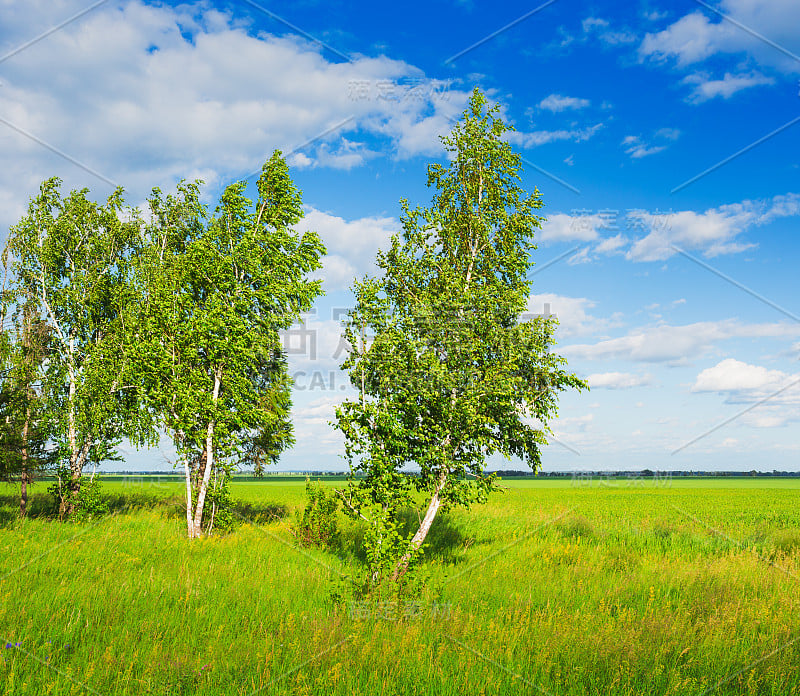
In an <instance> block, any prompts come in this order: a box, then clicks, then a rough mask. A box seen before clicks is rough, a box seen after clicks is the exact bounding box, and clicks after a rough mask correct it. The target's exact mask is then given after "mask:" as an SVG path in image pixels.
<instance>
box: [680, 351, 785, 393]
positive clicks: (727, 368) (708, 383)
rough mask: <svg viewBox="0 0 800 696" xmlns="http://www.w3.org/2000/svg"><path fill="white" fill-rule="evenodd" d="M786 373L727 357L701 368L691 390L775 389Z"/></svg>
mask: <svg viewBox="0 0 800 696" xmlns="http://www.w3.org/2000/svg"><path fill="white" fill-rule="evenodd" d="M786 377H787V375H786V374H785V373H784V372H781V371H780V370H768V369H767V368H766V367H762V366H760V365H749V364H748V363H744V362H741V361H739V360H735V359H733V358H727V359H726V360H723V361H722V362H719V363H717V364H716V365H715V366H714V367H709V368H707V369H705V370H703V371H702V372H701V373H700V374H699V375H698V376H697V379H696V380H695V383H694V386H693V387H692V391H696V392H707V391H714V392H723V391H742V390H761V389H764V388H771V389H773V390H774V389H775V388H776V387H777V386H778V385H779V384H780V383H781V382H783V381H784V380H785V379H786Z"/></svg>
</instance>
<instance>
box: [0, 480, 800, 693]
mask: <svg viewBox="0 0 800 696" xmlns="http://www.w3.org/2000/svg"><path fill="white" fill-rule="evenodd" d="M326 485H341V482H326ZM506 485H507V487H508V489H507V491H506V492H505V493H503V494H497V495H495V496H494V497H492V499H491V500H490V502H489V503H487V504H486V505H483V506H480V507H477V508H475V509H473V510H472V511H471V512H469V513H465V512H464V511H459V510H455V511H451V512H449V513H446V514H444V515H442V516H440V518H438V519H437V521H436V523H435V524H434V527H433V529H432V532H431V535H430V537H429V541H430V542H431V548H430V549H429V552H428V567H429V569H430V572H431V579H430V583H429V590H428V591H427V594H426V595H425V596H423V597H421V598H420V600H419V603H418V604H415V605H409V607H407V608H406V611H407V612H408V613H409V614H415V615H413V616H406V617H403V618H402V620H391V619H392V610H391V607H387V606H382V605H376V606H370V605H368V604H360V603H353V602H350V603H347V604H345V605H340V606H337V605H335V604H334V602H333V601H332V599H331V590H332V589H333V588H334V587H335V580H336V579H337V578H338V577H339V573H348V572H352V571H353V570H354V568H355V566H356V563H357V561H356V560H355V559H354V557H353V554H352V549H351V547H352V545H353V543H354V540H355V539H356V538H357V534H358V530H357V529H354V528H352V527H351V526H348V525H345V533H344V540H345V547H344V549H342V550H340V551H339V552H338V555H337V553H333V552H330V553H327V552H321V551H317V550H302V551H298V550H297V549H295V548H293V543H292V536H291V530H290V527H291V523H292V520H293V516H294V513H295V511H296V510H297V509H299V508H301V507H302V505H303V503H304V497H305V491H304V481H303V480H302V479H293V480H292V479H282V480H277V481H270V480H266V481H264V482H235V483H234V484H233V485H232V492H233V495H234V497H235V498H236V499H237V500H238V501H239V508H238V509H239V512H240V514H242V515H243V516H244V517H245V518H247V519H250V520H256V521H257V523H253V524H250V523H243V524H242V525H241V526H240V527H239V528H238V529H237V530H236V531H235V532H234V533H232V534H230V535H227V536H222V537H215V538H211V539H203V540H198V541H195V542H189V541H188V540H186V539H184V537H183V535H184V525H185V522H184V517H183V511H182V509H181V507H180V503H181V495H182V490H183V489H182V487H181V485H180V484H179V483H175V482H170V483H166V484H165V483H163V482H162V483H159V482H157V481H153V482H148V481H141V482H140V483H139V484H138V485H132V484H131V481H130V480H129V481H127V482H125V483H123V482H122V481H116V482H107V483H106V484H105V489H104V490H105V492H106V494H107V496H108V498H109V500H110V502H111V505H112V509H113V510H115V511H116V514H114V515H112V516H108V517H106V518H103V519H101V520H100V521H98V522H96V523H93V524H87V525H83V526H77V525H72V524H60V523H58V522H53V521H49V520H47V519H46V518H44V517H33V518H32V519H29V520H26V521H23V522H21V521H18V520H17V519H16V516H15V510H14V505H15V500H14V497H13V495H14V493H15V492H14V490H13V489H12V488H11V487H2V488H0V638H2V640H3V641H9V642H11V643H12V644H14V643H20V645H19V647H18V648H17V647H12V648H9V649H4V646H0V683H2V684H4V685H5V692H4V693H7V694H32V695H33V694H35V695H37V696H38V695H39V694H89V693H94V692H96V693H101V694H114V695H125V694H131V695H133V694H146V693H153V694H165V695H166V694H169V695H173V694H215V695H217V694H241V695H247V694H253V693H254V692H256V691H258V690H260V693H263V694H376V695H377V694H411V693H424V694H445V695H447V694H454V695H455V694H458V696H463V695H464V694H481V693H485V694H519V693H542V691H540V690H544V692H545V693H552V694H700V693H703V692H704V691H706V690H710V689H713V691H710V692H709V693H719V694H743V693H752V694H776V695H777V694H781V695H782V696H783V695H786V694H800V669H798V664H800V640H798V641H797V642H793V643H792V642H791V641H793V640H794V639H795V638H798V637H800V611H798V610H800V505H798V498H799V496H798V493H799V490H798V489H800V481H798V480H792V479H705V480H701V481H698V480H694V479H688V480H682V479H675V480H672V481H668V482H666V483H663V482H656V483H653V482H651V481H650V482H648V481H624V480H622V481H620V480H611V481H607V482H601V481H597V480H593V481H590V482H588V483H587V482H580V483H577V485H573V484H572V483H571V482H570V481H551V480H536V479H520V480H513V481H508V482H507V483H506ZM35 490H37V491H39V493H38V495H37V496H35V498H34V500H33V501H32V505H31V508H32V514H33V515H36V514H38V513H40V512H42V511H43V509H44V505H45V501H44V496H43V495H42V492H43V490H44V485H40V486H39V487H38V488H37V489H35ZM87 687H89V688H90V689H92V690H93V691H90V690H89V688H87Z"/></svg>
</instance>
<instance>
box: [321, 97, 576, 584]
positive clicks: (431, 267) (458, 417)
mask: <svg viewBox="0 0 800 696" xmlns="http://www.w3.org/2000/svg"><path fill="white" fill-rule="evenodd" d="M498 108H499V107H498V106H494V107H492V108H488V106H487V102H486V99H485V97H484V96H483V95H482V94H481V93H480V92H479V91H478V90H477V89H476V90H475V91H474V92H473V94H472V96H471V98H470V100H469V105H468V108H467V110H466V111H465V112H464V115H463V118H462V120H461V121H460V122H459V123H458V124H457V125H456V126H455V128H454V130H453V131H452V133H451V134H450V135H449V136H447V137H443V138H442V142H443V144H444V147H445V149H446V151H447V153H448V155H449V164H447V165H442V164H432V165H430V166H429V167H428V180H427V183H428V186H429V187H432V188H433V189H434V190H435V193H434V196H433V200H432V203H431V205H430V206H429V207H426V208H422V207H420V208H414V209H411V208H410V206H409V204H408V202H407V201H405V200H403V201H401V205H402V210H403V214H402V232H401V234H400V235H398V236H395V237H394V238H393V239H392V241H391V247H390V248H389V249H388V250H387V251H385V252H379V253H378V258H377V266H378V268H379V269H380V271H381V274H380V275H378V276H377V277H366V278H364V279H363V280H361V281H358V282H356V283H355V285H354V288H353V291H354V294H355V299H356V303H355V308H354V309H353V311H352V312H351V313H350V315H349V317H348V320H347V324H346V329H345V332H346V338H347V340H348V343H349V345H350V346H351V351H350V354H349V356H348V358H347V360H346V361H345V363H344V365H343V368H344V369H346V370H348V371H349V374H350V379H351V382H352V384H353V386H354V387H355V388H356V389H357V390H358V397H357V398H356V399H352V400H349V401H346V402H344V403H343V404H342V406H340V407H339V408H338V409H337V423H336V425H337V427H338V428H339V429H340V430H341V431H342V433H343V434H344V437H345V446H346V454H347V456H348V458H349V460H350V466H351V477H350V481H349V485H348V488H347V490H346V491H344V492H343V493H342V497H343V499H344V503H345V509H347V510H349V511H350V513H351V514H352V515H354V516H358V517H360V518H362V519H363V520H364V521H365V522H366V523H367V536H366V541H367V554H368V559H369V561H370V566H371V570H372V578H371V580H372V582H373V583H380V582H382V581H384V580H394V581H397V580H399V579H401V578H402V577H403V575H404V574H405V573H406V571H407V570H408V568H409V566H410V563H411V562H412V561H413V560H414V559H415V558H416V557H417V556H418V554H419V553H420V551H421V548H422V545H423V543H424V542H425V539H426V537H427V535H428V532H429V531H430V529H431V525H432V524H433V522H434V520H435V518H436V516H437V514H438V512H439V511H440V510H441V509H444V508H446V507H450V506H455V505H462V506H469V505H470V504H472V503H474V502H477V501H482V500H485V499H486V496H487V495H488V494H489V493H490V492H491V491H492V490H494V489H495V487H496V485H497V483H496V480H495V477H494V476H490V475H487V474H486V473H485V463H486V460H487V458H488V457H491V456H492V455H496V454H499V455H503V456H506V457H519V458H521V459H523V460H524V461H525V462H526V463H527V464H528V465H530V467H531V468H532V469H533V470H536V469H537V468H538V467H539V465H540V462H541V454H540V448H541V447H542V446H543V445H544V444H546V442H547V440H546V437H545V436H546V433H548V432H549V425H548V422H549V420H550V419H551V418H552V417H554V416H555V415H556V412H557V398H558V394H559V392H561V391H563V390H565V389H567V388H573V387H574V388H579V389H580V388H583V387H585V386H586V385H585V384H584V383H583V382H582V381H581V380H579V379H578V378H577V377H576V376H575V375H573V374H569V373H568V372H567V371H566V369H565V361H564V359H563V358H561V357H559V356H558V355H556V354H555V353H554V352H552V350H551V349H552V347H553V344H554V331H555V328H556V322H555V320H554V319H551V318H544V317H537V318H535V319H533V320H531V321H523V320H522V317H521V315H522V313H523V312H524V311H525V308H526V305H527V300H528V297H529V295H530V292H531V287H532V284H531V281H530V271H531V270H532V266H533V261H532V258H531V253H532V252H533V250H535V248H536V247H535V246H534V243H533V238H534V231H535V230H536V229H537V228H539V227H540V226H541V222H542V218H541V217H539V216H538V215H537V214H536V211H537V210H538V209H539V208H541V207H542V205H543V203H542V200H541V196H540V195H539V193H538V191H534V192H533V193H532V194H527V193H526V192H525V191H523V190H522V188H521V187H520V183H519V178H520V170H521V163H520V156H519V155H518V154H517V153H515V152H513V151H512V149H511V147H510V146H509V144H508V142H507V140H506V138H505V134H506V133H507V132H508V131H509V130H512V128H511V127H510V126H508V125H506V124H504V123H503V122H502V120H501V119H500V118H499V116H498ZM409 468H412V469H418V473H413V474H410V473H408V469H409ZM420 496H421V498H422V508H421V510H420V511H419V512H420V516H419V523H418V526H417V529H416V531H415V532H414V533H413V534H409V535H404V534H403V533H402V532H401V528H400V525H399V518H398V514H399V512H400V510H401V508H402V507H403V506H406V505H412V504H416V503H418V502H419V500H420Z"/></svg>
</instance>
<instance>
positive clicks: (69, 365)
mask: <svg viewBox="0 0 800 696" xmlns="http://www.w3.org/2000/svg"><path fill="white" fill-rule="evenodd" d="M201 183H202V182H194V183H186V182H181V183H180V184H179V185H178V188H177V192H176V193H175V194H171V195H164V194H163V193H162V192H161V191H160V190H158V189H154V190H153V193H152V196H151V197H150V198H149V200H148V202H147V213H148V214H149V215H148V216H147V217H144V216H143V214H142V212H141V211H139V210H137V209H134V208H131V207H128V206H126V205H125V203H124V199H123V191H122V190H121V189H118V190H116V191H115V192H114V193H113V194H112V195H111V196H110V197H109V198H108V200H107V201H106V202H105V203H104V204H98V203H96V202H93V201H91V200H90V199H89V197H88V193H89V192H88V191H87V190H81V191H72V192H71V193H69V194H68V195H67V196H63V195H62V194H61V191H60V184H61V182H60V181H59V180H58V179H56V178H53V179H49V180H47V181H45V182H44V183H43V184H42V186H41V188H40V191H39V194H38V196H36V197H35V198H34V199H33V200H32V201H31V202H30V205H29V207H28V211H27V214H26V215H25V216H23V218H22V220H21V221H20V222H19V223H18V224H17V225H15V226H14V227H13V228H12V229H11V234H10V236H9V241H8V245H7V247H6V250H5V255H4V261H5V262H6V263H5V265H6V269H7V271H8V273H7V278H6V280H7V286H4V288H3V298H2V300H3V302H2V308H3V310H2V311H3V319H4V325H3V326H4V329H5V327H6V323H5V321H6V318H8V319H9V323H10V325H11V326H13V327H14V328H13V330H12V331H4V332H3V343H2V345H0V349H1V350H2V357H3V360H4V363H5V367H6V369H5V372H4V374H3V377H4V378H3V383H2V389H0V415H2V416H3V419H2V420H3V422H2V432H0V437H1V438H2V440H0V444H1V445H2V446H0V453H1V454H0V461H2V464H0V466H2V471H0V473H1V474H2V475H3V476H4V477H5V478H7V479H15V478H16V479H18V480H19V481H20V482H21V483H22V490H23V494H22V502H21V509H22V510H23V511H24V506H25V504H24V500H25V490H26V485H27V483H28V482H29V481H30V480H31V476H32V475H33V473H34V472H35V471H36V470H37V469H39V468H41V467H42V466H44V465H46V464H52V463H56V464H58V465H59V466H58V469H57V472H58V481H57V486H55V488H54V490H55V491H56V494H57V496H58V497H59V499H60V504H59V515H60V516H61V517H62V518H65V517H69V516H72V515H74V513H75V506H76V501H78V500H79V498H80V489H81V484H82V481H83V471H84V469H85V467H86V466H87V464H89V463H90V462H100V461H104V460H107V459H109V458H112V457H114V456H115V450H116V447H117V446H118V444H119V443H120V441H121V440H122V438H128V439H130V440H131V441H132V442H134V443H136V444H138V445H148V444H154V443H156V442H157V441H158V439H159V436H160V433H162V432H167V433H168V434H169V435H170V436H171V438H172V440H173V442H174V444H175V447H176V450H177V452H178V454H179V456H180V460H181V462H182V464H183V467H184V471H185V475H186V522H187V533H188V535H189V536H190V537H197V536H200V535H201V534H203V533H204V532H208V531H210V530H211V529H213V526H214V520H215V517H218V515H219V508H220V506H224V504H225V502H226V501H227V500H228V495H227V481H228V478H229V477H230V473H231V471H232V468H233V467H234V466H235V465H236V463H237V461H238V459H239V458H240V457H241V456H242V454H241V453H246V455H247V456H248V457H250V458H259V460H260V461H264V460H266V459H271V460H274V459H275V458H276V457H277V456H278V455H279V454H280V452H281V451H282V450H283V449H285V448H286V447H288V446H290V445H291V444H292V443H293V438H292V430H291V423H290V421H289V411H290V406H291V399H290V391H289V389H290V384H291V382H290V379H289V376H288V368H287V361H286V357H285V355H284V354H283V352H282V349H281V343H280V337H279V333H278V332H279V331H280V330H281V329H286V328H288V327H289V326H291V324H292V323H294V321H295V320H296V319H297V317H298V316H299V314H300V313H301V312H304V311H307V310H308V309H310V308H311V306H312V305H313V302H314V300H315V299H316V297H317V296H318V295H319V294H320V293H321V287H320V281H319V280H310V279H309V274H310V273H311V272H312V271H314V270H316V269H318V268H319V267H320V258H321V256H322V255H323V254H324V253H325V250H324V247H323V245H322V242H321V241H320V239H319V237H318V236H317V235H316V234H315V233H313V232H307V233H305V234H303V235H299V234H297V233H296V232H294V231H293V228H294V227H295V226H296V224H297V223H298V222H299V221H300V219H301V218H302V215H303V212H302V204H301V197H300V193H299V191H298V190H297V188H296V187H295V185H294V184H293V182H292V181H291V178H290V177H289V173H288V167H287V165H286V162H285V160H284V159H283V157H282V156H281V154H280V153H279V152H276V153H275V154H274V155H273V156H272V157H271V158H270V159H269V160H268V161H267V162H266V163H265V164H264V166H263V168H262V172H261V176H260V177H259V179H258V182H257V185H256V188H257V191H258V198H257V200H256V201H251V200H249V199H248V198H247V197H246V195H245V188H246V186H245V183H244V182H238V183H235V184H232V185H230V186H228V187H227V188H226V189H225V191H224V192H223V193H222V195H221V197H220V200H219V202H218V204H217V205H216V207H215V208H214V210H213V212H211V213H210V212H209V210H208V208H207V207H206V206H205V205H204V204H203V203H201V201H200V186H201ZM48 443H49V444H50V449H51V451H50V452H49V453H47V454H45V451H46V450H47V447H46V445H47V444H48ZM209 501H210V503H211V504H210V506H209V505H207V503H208V502H209ZM209 507H210V510H209Z"/></svg>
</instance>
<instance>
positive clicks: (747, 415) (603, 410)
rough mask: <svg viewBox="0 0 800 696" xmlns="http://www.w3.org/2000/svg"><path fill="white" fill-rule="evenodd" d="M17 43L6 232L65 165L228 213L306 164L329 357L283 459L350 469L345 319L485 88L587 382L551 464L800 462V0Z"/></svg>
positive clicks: (204, 10)
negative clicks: (279, 163) (243, 189)
mask: <svg viewBox="0 0 800 696" xmlns="http://www.w3.org/2000/svg"><path fill="white" fill-rule="evenodd" d="M0 27H2V29H0V148H2V152H3V154H4V157H3V165H4V166H3V167H2V169H1V170H0V229H2V234H3V235H5V234H6V231H7V229H8V227H9V225H12V224H13V223H14V222H15V221H16V220H18V219H19V217H20V215H21V214H22V213H23V211H24V208H25V206H26V204H27V200H28V197H29V196H30V195H32V194H33V193H34V192H35V190H36V188H37V187H38V184H39V182H40V181H41V180H42V179H44V178H46V177H48V176H51V175H54V174H57V175H58V176H60V177H61V178H62V179H64V181H65V186H66V187H68V188H73V187H78V186H88V187H89V188H90V189H91V190H92V192H93V193H94V194H95V195H96V196H97V197H104V196H105V195H107V194H108V192H110V190H111V188H112V186H113V184H114V183H119V184H121V185H123V186H124V187H125V188H126V190H127V191H128V196H129V200H130V201H131V202H132V203H136V204H138V203H140V202H141V201H143V200H144V198H145V197H146V196H147V193H148V191H149V190H150V188H151V187H152V186H156V185H158V186H161V187H162V188H169V187H170V186H171V185H174V183H175V182H176V181H177V179H179V178H182V177H185V178H197V177H199V178H202V179H204V180H205V181H206V182H207V183H208V195H209V200H211V198H212V197H213V196H214V195H215V194H217V193H218V192H219V190H220V189H221V187H222V186H224V185H225V184H226V183H228V182H230V181H233V180H236V179H239V178H244V177H246V176H248V175H249V174H250V173H251V172H253V171H255V170H257V169H258V168H259V167H260V164H261V163H262V162H263V161H264V159H265V158H266V157H267V156H268V154H269V153H270V152H271V151H272V150H273V149H274V148H280V149H282V150H283V151H284V152H288V153H291V154H290V156H289V161H290V163H291V165H292V172H293V175H294V177H295V179H296V181H297V183H298V184H299V186H300V187H301V189H302V190H303V192H304V202H305V205H306V206H307V216H306V220H305V221H304V223H303V225H304V227H305V228H310V229H316V230H317V231H318V232H320V234H321V235H322V237H323V239H324V241H325V242H326V244H327V246H328V250H329V255H328V257H326V260H325V261H326V263H325V270H324V272H323V277H324V279H325V287H326V291H327V294H326V296H325V297H324V298H323V299H321V300H320V301H319V302H318V305H317V308H316V312H315V314H314V315H312V316H310V317H308V318H307V322H306V327H307V329H308V330H309V331H311V332H313V335H314V337H315V341H316V350H315V351H314V353H313V354H312V351H311V350H310V348H311V342H310V340H309V335H304V334H302V333H301V332H299V331H295V332H293V333H290V335H289V336H288V337H287V341H288V345H289V348H290V352H291V365H292V371H293V373H294V374H295V375H296V389H295V399H294V400H295V408H294V413H295V419H296V430H297V437H298V444H297V446H296V448H295V449H294V450H293V451H292V452H290V453H287V454H286V455H285V456H284V458H283V460H282V462H281V463H280V465H279V468H280V469H341V468H344V466H345V465H344V462H343V461H342V459H341V456H340V454H341V451H342V447H341V442H340V440H339V438H338V436H337V435H336V433H335V432H334V431H333V430H332V429H331V428H330V426H329V425H328V421H329V420H330V419H331V418H332V415H333V409H334V407H335V405H336V404H337V403H338V402H339V401H340V400H341V399H343V398H344V397H346V396H347V394H348V389H347V388H342V387H344V386H345V379H344V377H343V375H341V373H338V371H337V365H338V363H339V358H340V357H341V351H340V350H339V349H340V346H339V338H338V336H339V325H338V322H337V316H338V312H337V310H339V309H341V308H346V307H348V306H349V305H350V303H351V301H352V298H351V296H350V293H349V291H348V287H349V285H350V282H351V280H352V278H353V276H355V275H362V274H364V273H366V272H369V271H370V270H371V269H372V265H371V264H372V259H373V258H374V254H375V251H376V250H377V249H378V248H379V247H381V246H385V245H386V243H387V241H388V239H389V237H390V236H391V234H392V233H393V232H395V231H396V230H397V229H398V214H399V205H398V200H399V199H400V198H401V197H407V198H409V199H410V200H411V202H412V203H420V204H425V203H426V202H427V201H428V200H429V198H430V192H429V191H428V190H426V188H425V166H426V164H427V163H429V162H432V161H436V160H437V159H439V158H440V157H441V154H442V153H441V148H440V146H439V143H438V138H437V136H438V135H439V134H442V133H445V132H446V131H447V130H448V129H449V127H450V124H451V123H452V119H454V118H457V117H458V115H459V114H460V113H461V111H462V110H463V107H464V104H465V100H466V98H467V95H468V94H469V92H470V90H471V89H472V87H473V86H475V85H478V86H480V87H481V88H482V89H483V90H484V91H486V92H487V93H488V94H489V95H490V97H491V98H492V99H494V100H497V101H499V102H501V103H502V104H503V107H504V115H505V118H506V119H507V120H508V121H510V122H511V123H513V124H514V125H515V127H516V128H517V132H516V133H515V134H514V135H513V136H512V142H513V144H514V145H515V147H517V148H518V150H519V151H520V152H521V154H522V156H523V158H524V160H525V173H524V177H523V182H524V185H525V187H527V188H528V189H533V188H534V187H538V188H539V190H540V191H541V193H542V196H543V199H544V202H545V206H546V207H545V208H544V211H543V214H544V215H545V216H546V217H547V222H546V223H545V225H544V227H543V229H542V230H541V233H540V235H539V240H538V241H539V249H538V250H537V251H536V252H535V261H536V263H537V264H538V266H539V270H537V271H536V273H535V275H534V276H533V279H534V286H533V288H534V289H533V293H534V294H533V295H532V297H531V300H530V305H529V307H530V310H531V312H533V313H540V312H542V311H543V310H544V307H545V304H547V305H549V306H550V309H551V311H552V312H553V313H555V314H557V315H558V317H559V319H560V322H561V326H560V329H559V334H558V335H559V339H558V340H559V346H558V348H559V350H560V351H561V352H562V353H563V354H564V355H565V356H567V357H568V358H569V361H570V365H571V367H572V368H573V369H574V370H575V371H576V372H577V373H578V374H580V375H582V376H584V377H588V379H589V381H590V383H591V384H592V385H593V388H592V390H591V392H590V393H588V394H582V395H574V394H570V395H566V396H565V397H564V398H563V399H562V408H561V413H560V418H559V420H558V421H556V422H554V424H553V427H554V432H555V436H556V439H554V440H553V442H552V444H551V445H550V446H549V447H548V448H547V450H546V451H545V453H544V469H545V470H587V469H642V468H646V467H647V468H660V469H740V470H749V469H752V468H756V469H760V470H772V469H780V470H783V469H792V470H798V469H800V458H799V457H798V454H799V453H800V443H799V442H798V437H797V434H798V423H800V386H798V385H796V384H795V381H796V380H799V379H800V367H798V358H799V357H800V306H798V302H797V289H798V282H797V270H796V260H797V259H798V256H799V254H798V252H799V251H800V241H799V240H798V226H799V225H800V166H799V163H798V145H800V57H798V56H800V5H798V3H797V2H794V1H793V0H758V1H757V0H724V1H723V2H720V3H712V4H705V3H702V2H679V3H663V2H661V3H659V2H646V3H644V2H640V3H636V2H634V3H630V4H629V6H627V7H622V6H620V4H617V3H590V2H580V1H578V0H556V1H555V2H551V3H546V4H545V5H542V4H541V3H532V4H524V3H502V4H501V3H488V2H480V1H479V0H475V1H474V2H444V1H442V2H427V3H416V2H411V3H405V4H403V5H402V7H396V6H392V5H389V4H382V3H342V2H335V1H333V2H331V1H328V2H325V3H318V2H297V3H269V2H266V1H265V2H247V1H244V0H239V1H238V2H229V3H212V2H208V3H194V4H193V3H188V4H170V3H163V4H155V3H146V2H138V1H133V2H121V3H119V2H114V1H113V0H108V1H107V2H99V3H89V2H85V3H84V2H73V1H71V0H69V1H67V0H55V1H53V0H50V1H48V2H44V1H39V0H34V1H32V2H28V3H11V2H0ZM54 29H55V30H54ZM304 337H305V339H306V340H305V349H304V346H303V339H304ZM726 421H729V422H726ZM676 450H677V451H676ZM170 456H171V455H170V448H169V445H168V443H167V442H165V443H164V446H163V448H162V449H161V450H155V451H150V452H138V453H137V452H133V451H130V452H129V453H128V462H127V464H126V466H127V467H138V468H143V469H157V468H169V464H168V460H169V458H170ZM493 465H496V466H499V467H505V468H519V466H520V465H519V463H518V462H513V461H512V462H503V461H497V462H493Z"/></svg>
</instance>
